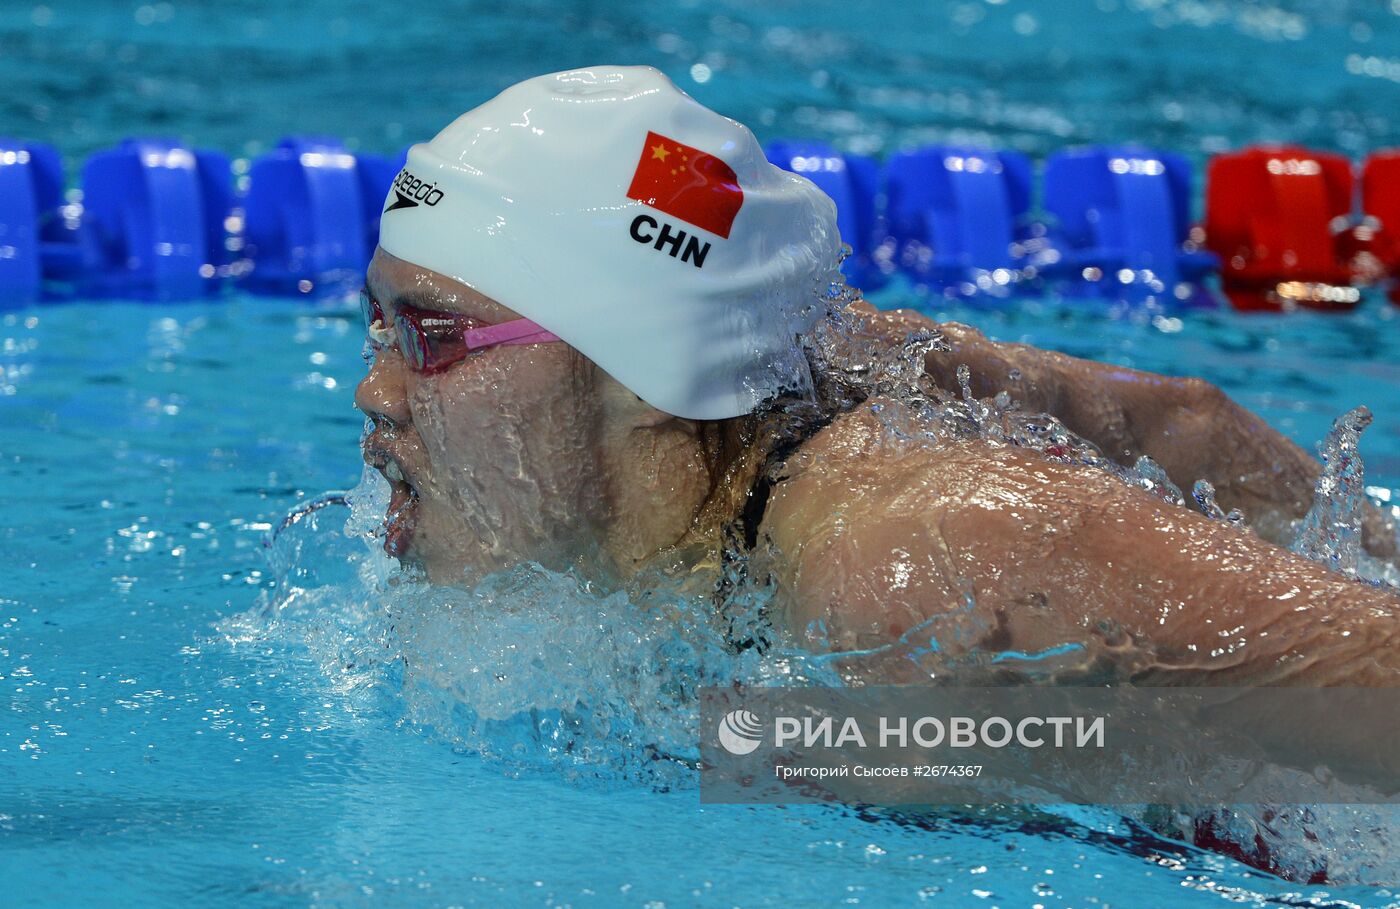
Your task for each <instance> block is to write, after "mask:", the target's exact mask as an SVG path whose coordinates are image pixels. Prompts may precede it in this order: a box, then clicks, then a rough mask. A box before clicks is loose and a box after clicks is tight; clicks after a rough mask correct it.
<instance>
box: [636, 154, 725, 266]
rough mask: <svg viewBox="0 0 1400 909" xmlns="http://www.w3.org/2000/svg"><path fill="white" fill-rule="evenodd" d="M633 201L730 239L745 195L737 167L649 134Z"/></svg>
mask: <svg viewBox="0 0 1400 909" xmlns="http://www.w3.org/2000/svg"><path fill="white" fill-rule="evenodd" d="M627 198H629V199H636V200H637V201H638V202H644V203H646V204H647V205H650V206H651V207H652V208H655V209H657V210H659V211H664V212H665V213H666V214H668V215H671V216H673V217H676V218H680V219H681V220H682V221H686V222H688V223H690V224H694V225H695V226H696V227H699V228H703V229H705V230H708V231H709V232H710V233H713V234H719V235H720V236H721V237H724V238H725V239H726V240H727V239H729V229H730V227H732V226H733V225H734V216H735V215H737V214H738V213H739V206H741V205H743V204H744V191H743V190H742V189H740V188H739V178H738V176H737V175H735V173H734V169H733V168H731V167H730V166H729V165H728V164H725V163H724V162H723V161H721V160H720V159H719V158H716V157H715V156H714V155H710V154H706V153H705V152H702V151H700V150H699V149H698V148H691V147H690V146H689V145H683V144H681V143H680V142H677V141H676V140H675V139H668V138H666V137H665V136H662V135H658V134H657V133H653V132H648V133H647V141H646V144H645V145H643V146H642V159H641V160H640V161H638V162H637V172H636V173H635V174H633V175H632V185H631V186H630V187H629V188H628V190H627Z"/></svg>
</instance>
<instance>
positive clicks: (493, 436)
mask: <svg viewBox="0 0 1400 909" xmlns="http://www.w3.org/2000/svg"><path fill="white" fill-rule="evenodd" d="M367 283H368V287H369V289H370V290H371V292H372V293H373V294H374V296H375V297H376V298H377V299H378V300H379V301H380V303H381V306H383V307H384V309H385V311H386V315H387V316H388V317H389V318H390V319H391V320H392V314H393V311H394V307H396V306H398V305H405V304H407V305H413V306H417V307H419V308H432V309H439V310H448V311H452V312H461V313H465V314H467V315H470V316H473V317H476V318H479V319H483V320H485V321H488V322H502V321H507V320H509V319H513V318H518V315H517V314H516V313H514V312H512V311H511V310H509V309H507V308H505V307H503V306H501V305H500V304H498V303H495V302H493V301H491V300H489V299H487V298H485V297H483V296H482V295H480V294H478V293H476V292H475V291H473V290H471V289H470V288H468V287H466V286H465V285H463V284H461V283H459V282H456V281H453V280H452V279H450V278H447V277H445V276H442V275H438V274H436V273H433V272H430V271H427V270H425V269H422V268H419V267H417V266H414V265H411V264H410V263H407V262H403V261H401V260H398V259H395V258H394V257H392V256H389V255H387V254H386V253H384V252H383V251H382V250H381V251H380V252H378V253H377V254H376V256H375V259H374V261H373V263H372V264H371V266H370V270H369V274H368V278H367ZM879 318H880V319H882V320H884V322H885V324H886V326H887V328H888V329H889V331H890V332H891V336H892V339H896V338H898V337H900V336H901V334H902V333H903V332H906V331H908V330H910V329H912V328H914V327H928V326H929V325H931V324H932V323H930V322H929V321H928V320H926V319H923V317H921V316H918V315H917V314H913V313H908V312H897V313H889V314H883V315H881V316H879ZM940 328H942V329H944V330H945V333H946V334H948V335H949V337H950V339H951V340H952V342H953V345H954V351H953V352H952V353H951V354H949V353H941V354H940V353H935V354H931V355H930V357H929V363H928V366H929V371H930V373H931V375H933V376H934V377H935V379H936V380H938V381H939V382H940V383H941V384H945V385H952V384H953V382H952V381H950V379H951V377H952V375H953V374H954V371H955V370H956V367H957V364H959V363H968V365H969V366H971V368H972V373H973V377H974V379H973V381H974V390H975V391H977V392H978V393H979V394H989V393H993V392H994V391H995V390H997V387H996V385H997V383H998V382H1005V383H1012V384H1008V386H1007V390H1008V391H1010V392H1011V393H1012V395H1013V396H1014V397H1015V398H1017V399H1018V400H1021V401H1022V402H1023V404H1024V407H1025V409H1027V410H1033V411H1034V410H1045V411H1047V412H1050V413H1052V414H1054V415H1056V416H1059V417H1060V418H1061V419H1062V420H1064V421H1065V422H1066V423H1067V424H1068V425H1069V426H1070V428H1072V429H1074V430H1075V431H1077V432H1079V433H1081V434H1082V435H1084V436H1086V437H1087V438H1090V439H1091V440H1094V441H1096V442H1098V443H1099V444H1100V445H1101V447H1103V448H1104V449H1105V450H1106V451H1107V452H1109V453H1111V454H1112V455H1113V456H1115V457H1120V458H1123V459H1125V460H1129V461H1131V460H1133V459H1134V458H1136V456H1137V455H1139V454H1143V453H1146V454H1150V455H1151V456H1152V457H1153V458H1154V459H1156V460H1158V461H1159V462H1160V463H1161V464H1163V466H1164V467H1166V469H1167V470H1168V472H1169V473H1170V474H1171V475H1172V478H1173V479H1174V480H1175V481H1176V482H1177V483H1178V484H1179V485H1182V486H1184V487H1186V488H1189V487H1190V485H1191V483H1193V482H1194V481H1195V480H1196V479H1197V478H1206V479H1210V480H1212V481H1213V482H1215V484H1216V485H1217V487H1218V488H1219V489H1220V492H1221V495H1220V499H1221V504H1222V505H1224V506H1225V507H1227V508H1228V507H1231V506H1232V505H1241V506H1244V507H1247V508H1249V509H1250V517H1251V519H1252V520H1258V519H1259V518H1261V517H1266V516H1272V517H1270V518H1269V519H1270V520H1281V518H1282V517H1283V516H1288V515H1294V514H1297V513H1300V511H1299V509H1300V505H1301V507H1304V508H1305V507H1306V499H1307V491H1308V490H1309V489H1310V478H1311V477H1312V476H1315V475H1316V472H1317V469H1318V467H1317V465H1316V464H1315V463H1314V462H1312V461H1311V459H1309V458H1307V457H1306V455H1303V454H1302V453H1301V451H1300V450H1299V449H1297V447H1296V446H1293V445H1291V443H1288V442H1287V441H1286V440H1284V439H1282V437H1280V436H1278V435H1277V433H1274V432H1273V431H1272V430H1270V429H1269V428H1268V427H1267V426H1266V425H1265V424H1264V423H1263V422H1262V421H1261V420H1259V419H1258V418H1257V417H1254V416H1253V415H1250V414H1248V413H1247V412H1245V411H1243V410H1241V409H1240V408H1238V407H1236V406H1235V405H1234V404H1233V403H1231V402H1229V400H1228V399H1227V398H1225V396H1224V395H1222V394H1220V393H1219V392H1218V391H1216V390H1214V389H1213V388H1212V387H1211V386H1209V385H1207V384H1206V383H1204V382H1200V381H1197V380H1177V379H1167V378H1163V377H1160V376H1152V375H1150V374H1146V373H1137V372H1133V371H1131V370H1124V369H1120V368H1116V367H1109V366H1105V365H1101V364H1096V363H1091V362H1087V361H1082V360H1075V359H1073V358H1070V357H1064V356H1062V355H1058V354H1049V353H1046V352H1044V351H1038V350H1035V349H1034V348H1028V347H1024V346H1020V345H1004V344H996V343H994V342H990V341H987V340H986V339H985V338H982V337H981V336H980V335H979V334H977V333H976V332H975V331H973V330H972V329H968V328H966V327H964V326H957V325H948V326H940ZM1013 369H1016V370H1020V374H1021V378H1020V379H1019V380H1011V379H1010V378H1009V377H1010V375H1011V373H1012V370H1013ZM979 383H981V384H980V385H979ZM1086 398H1088V399H1092V400H1087V401H1086V400H1085V399H1086ZM878 403H881V402H878V401H876V402H867V404H866V405H865V406H862V407H859V408H857V409H856V410H854V411H852V412H851V413H849V414H845V415H842V416H840V417H838V418H837V419H836V420H835V421H833V422H832V423H831V424H830V425H829V426H827V427H826V428H825V429H823V430H822V431H821V432H820V433H819V434H818V435H817V436H816V437H814V438H813V439H811V440H809V441H808V442H807V443H806V444H805V445H804V446H803V447H802V449H801V450H799V451H798V452H797V453H796V454H795V455H793V456H792V457H791V458H790V459H789V460H788V462H787V464H786V466H785V474H786V478H785V479H784V480H783V481H782V482H780V483H778V484H777V486H776V487H775V488H774V492H773V496H772V499H771V501H770V503H769V506H768V509H767V511H766V512H765V515H764V519H763V522H762V525H761V527H760V531H761V533H762V534H763V535H764V536H765V537H766V538H767V539H769V540H771V541H772V542H773V543H774V544H775V553H776V555H775V556H774V558H775V559H776V561H775V563H774V564H773V566H772V567H773V569H774V574H775V575H776V577H777V578H778V580H779V585H780V589H781V594H782V595H781V596H780V600H779V602H780V603H781V604H782V605H781V608H780V610H779V612H780V614H781V616H782V617H783V618H785V619H786V621H787V625H788V626H789V627H790V628H791V629H792V630H793V631H794V632H796V633H799V634H801V633H803V631H804V630H805V629H807V628H808V627H809V626H810V625H811V623H813V622H820V623H821V624H822V627H824V629H825V632H826V636H827V640H829V646H831V647H832V648H833V649H836V650H849V649H859V648H869V647H871V646H875V645H879V644H883V643H888V642H890V641H892V640H894V639H896V638H898V637H899V635H901V634H902V633H904V632H905V631H906V630H908V629H909V628H910V627H912V626H914V625H916V624H917V623H919V622H921V621H923V620H924V619H926V618H928V617H930V616H935V615H939V614H942V613H946V612H949V611H951V610H957V609H958V608H960V607H962V606H963V605H964V604H965V603H968V602H971V603H973V604H974V608H973V612H972V613H971V614H970V615H968V616H967V617H966V621H967V623H968V628H969V629H971V630H972V632H973V633H972V634H971V635H970V636H969V638H968V639H967V640H966V641H965V645H966V646H967V647H979V646H980V647H987V648H1000V649H1008V648H1009V649H1016V650H1021V651H1026V652H1034V651H1037V650H1040V649H1043V648H1045V647H1049V646H1053V645H1057V644H1063V643H1081V644H1083V645H1084V646H1085V648H1086V649H1087V650H1088V651H1089V652H1092V653H1097V654H1120V655H1123V662H1124V664H1125V666H1126V668H1127V670H1128V671H1129V673H1130V674H1131V675H1133V677H1135V678H1138V679H1139V680H1159V681H1160V680H1164V679H1166V680H1171V681H1177V682H1189V681H1192V680H1202V681H1205V680H1211V681H1216V682H1220V683H1224V682H1235V681H1239V682H1243V681H1251V682H1273V683H1276V684H1287V683H1305V684H1343V683H1350V684H1395V683H1396V682H1400V678H1397V677H1396V671H1397V669H1400V650H1397V648H1396V647H1395V644H1396V641H1395V640H1394V639H1395V638H1396V636H1397V635H1400V624H1398V623H1397V621H1396V617H1395V616H1396V607H1397V606H1400V601H1397V600H1396V599H1394V598H1392V597H1391V596H1390V595H1388V594H1386V593H1382V592H1380V591H1378V590H1375V589H1373V588H1369V587H1366V586H1364V585H1362V584H1359V583H1356V582H1351V581H1347V580H1345V579H1343V578H1341V577H1340V576H1337V575H1335V574H1331V573H1329V572H1327V571H1326V570H1325V569H1323V568H1322V567H1321V566H1318V565H1316V564H1314V563H1311V562H1308V561H1306V560H1303V559H1301V558H1298V557H1296V556H1293V555H1292V554H1290V553H1288V552H1286V551H1284V550H1282V549H1279V548H1276V547H1275V546H1273V545H1271V544H1269V543H1267V542H1264V541H1263V540H1261V539H1260V538H1258V537H1256V536H1254V535H1251V534H1241V533H1239V532H1236V531H1234V530H1233V529H1231V528H1228V527H1226V526H1224V525H1222V524H1220V523H1218V522H1214V521H1211V520H1209V519H1207V518H1205V517H1204V516H1202V515H1199V514H1197V513H1195V512H1192V511H1188V510H1187V509H1185V508H1180V507H1176V506H1172V505H1169V504H1166V503H1163V502H1161V501H1160V500H1157V499H1155V498H1153V497H1152V496H1150V495H1149V494H1148V493H1146V492H1144V491H1142V490H1138V489H1134V488H1131V487H1128V486H1126V485H1124V484H1123V483H1121V482H1119V481H1117V480H1115V479H1113V478H1111V477H1109V476H1107V475H1106V474H1103V473H1101V472H1097V471H1093V470H1089V469H1086V468H1078V467H1074V466H1069V465H1062V464H1055V463H1050V462H1048V461H1046V460H1045V459H1043V458H1041V457H1040V456H1038V455H1037V454H1035V453H1033V452H1027V451H1024V450H1017V449H1008V448H996V447H993V446H991V445H988V444H986V443H983V442H945V443H941V444H939V445H938V446H936V447H929V446H919V447H910V446H901V445H895V444H888V443H887V441H886V440H885V439H884V434H883V431H882V427H881V421H880V419H879V418H877V417H876V416H874V415H873V414H872V411H871V407H870V405H871V404H878ZM356 404H357V406H358V407H360V409H361V410H363V411H364V412H365V413H366V414H368V415H369V416H370V417H371V419H372V421H373V423H374V432H373V433H372V434H370V435H369V436H368V437H367V438H366V441H365V458H366V461H367V462H368V463H370V464H371V465H373V466H376V467H379V468H380V469H381V470H383V471H385V472H386V476H388V477H389V478H390V480H391V482H392V483H393V485H394V489H395V500H394V504H392V505H391V507H390V510H391V512H393V511H395V510H400V511H402V512H403V516H402V517H400V518H399V519H398V520H397V521H392V522H391V531H390V534H389V546H390V548H391V551H394V550H395V549H397V551H394V554H395V555H397V556H398V557H399V558H400V559H401V560H403V561H405V562H408V563H410V564H413V565H416V566H418V567H420V568H421V569H422V570H423V571H424V572H425V573H426V574H427V576H428V577H429V578H430V579H431V580H433V581H435V582H439V583H454V582H460V581H461V580H462V578H463V572H464V571H466V572H473V571H481V570H492V569H496V568H501V567H505V566H508V565H510V564H514V563H515V562H518V561H521V560H526V559H534V560H537V561H541V562H544V563H545V564H547V565H549V564H554V565H563V564H568V563H570V562H571V561H572V560H573V559H574V558H575V557H576V556H577V554H578V553H579V552H582V551H586V550H587V551H596V552H598V553H599V554H600V555H602V556H603V557H604V560H605V563H606V566H607V567H608V568H609V569H610V570H615V571H617V572H618V573H619V574H621V575H626V574H627V573H628V572H630V571H631V570H634V569H635V568H636V567H637V566H639V565H641V564H643V563H644V562H646V561H647V560H648V558H649V557H651V556H653V555H654V554H656V553H658V552H661V551H663V550H666V549H667V548H668V547H671V546H673V545H675V544H676V543H677V542H678V541H679V540H681V538H682V537H684V536H685V534H686V531H687V529H688V528H689V527H690V526H691V524H692V522H693V520H694V518H695V515H696V512H697V510H698V508H699V507H700V504H701V503H702V502H703V501H704V499H705V497H706V495H707V493H708V492H709V490H710V487H711V483H712V481H711V479H710V476H709V470H708V468H707V466H706V463H705V459H704V457H703V449H702V446H701V444H700V441H699V437H698V433H697V429H696V426H695V424H694V423H692V422H691V421H688V420H684V419H681V418H677V417H671V416H669V415H667V414H664V413H661V412H660V411H657V410H655V409H654V408H651V407H650V406H648V405H646V404H645V403H644V402H642V401H641V400H640V399H638V398H637V397H636V396H635V395H633V394H631V393H630V392H628V391H627V390H626V389H624V388H623V387H622V386H621V385H619V384H618V383H617V382H616V381H614V380H613V379H612V378H611V377H609V376H607V375H606V374H605V373H603V372H602V371H601V370H599V369H597V368H596V367H594V366H593V364H592V363H591V362H589V361H587V360H586V359H585V358H583V357H582V356H581V355H580V354H578V353H577V352H575V351H573V350H572V349H571V348H569V347H568V346H567V345H565V344H562V343H555V344H542V345H530V346H518V347H500V348H493V349H491V350H488V351H485V352H484V353H481V354H478V355H474V356H472V357H471V358H469V359H468V360H466V361H464V362H462V363H460V364H457V365H455V366H453V367H451V368H449V369H448V370H446V371H444V372H442V373H440V374H436V375H422V374H418V373H415V372H413V371H412V370H410V369H409V368H408V367H407V366H406V364H405V363H404V361H403V359H402V356H401V355H400V354H399V353H398V352H397V351H396V350H394V349H392V348H389V349H385V350H382V351H380V352H379V354H378V356H377V357H376V360H375V363H374V366H373V367H372V369H371V371H370V373H369V375H368V376H367V377H366V378H365V380H364V381H363V382H362V383H361V384H360V387H359V389H358V390H357V392H356ZM400 477H402V479H400ZM1377 539H1379V538H1378V537H1373V543H1375V541H1376V540H1377ZM969 594H970V595H971V599H970V600H969ZM877 662H878V661H877ZM913 665H914V664H912V663H910V662H909V661H907V660H905V661H899V660H890V661H888V662H887V664H886V665H866V666H863V667H859V668H858V669H857V668H853V669H852V670H851V671H852V672H859V673H860V674H862V675H866V676H867V677H869V674H870V673H872V672H873V673H875V675H876V676H878V677H881V678H885V679H890V680H898V681H913V680H914V679H915V677H917V675H916V676H915V677H910V673H911V672H912V673H917V671H919V670H918V669H917V667H916V668H914V669H911V668H910V667H912V666H913Z"/></svg>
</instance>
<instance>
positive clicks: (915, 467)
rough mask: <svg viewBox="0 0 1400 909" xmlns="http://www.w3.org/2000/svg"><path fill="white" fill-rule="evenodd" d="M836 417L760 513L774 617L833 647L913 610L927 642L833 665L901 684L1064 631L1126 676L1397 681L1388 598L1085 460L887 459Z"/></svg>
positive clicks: (858, 422)
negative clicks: (1081, 463) (955, 661)
mask: <svg viewBox="0 0 1400 909" xmlns="http://www.w3.org/2000/svg"><path fill="white" fill-rule="evenodd" d="M844 422H845V424H846V425H844V426H838V427H833V428H829V429H828V430H826V431H824V433H823V434H822V435H819V436H818V437H817V438H816V439H814V440H813V441H812V443H809V446H810V450H809V451H808V452H807V453H806V458H807V459H806V460H805V461H799V462H797V463H795V464H794V465H793V470H792V475H791V476H790V477H789V479H787V480H785V481H783V482H782V483H780V484H779V485H778V486H777V487H776V489H775V492H774V497H773V500H772V502H771V503H770V505H769V510H768V513H767V515H766V516H765V519H764V525H763V526H764V530H765V533H767V534H768V535H769V537H770V538H771V539H772V541H773V542H774V544H775V546H776V547H777V549H778V551H779V552H781V553H782V558H781V559H780V561H779V565H780V566H781V568H780V570H779V571H778V572H777V576H778V578H779V584H780V587H781V588H782V591H783V593H784V596H783V598H782V601H783V603H784V604H785V605H784V607H783V609H782V610H780V614H781V615H782V616H783V617H784V618H785V619H786V620H787V624H788V626H789V627H790V628H791V629H792V631H793V632H794V633H796V634H798V635H799V637H800V636H801V635H802V634H803V632H804V631H805V630H806V629H808V628H809V627H821V628H822V629H824V632H825V635H826V637H827V638H828V639H829V641H830V645H829V646H830V647H831V649H833V650H836V651H842V652H847V651H860V650H869V649H871V648H878V647H880V646H882V645H889V644H891V643H892V642H895V641H897V640H898V639H899V638H900V636H901V635H903V634H905V633H906V632H908V631H909V630H910V629H912V628H916V627H917V626H918V625H919V623H921V622H923V621H925V620H928V619H933V624H932V625H931V626H929V628H928V629H926V630H924V631H922V632H921V633H922V638H923V640H924V641H925V643H926V641H927V638H928V636H929V635H930V634H931V635H932V636H934V637H935V638H937V639H938V641H939V644H940V651H939V652H938V653H937V654H935V655H934V656H933V657H932V658H931V659H924V660H922V661H916V660H911V659H910V657H909V652H908V648H907V647H903V648H901V647H896V648H895V649H894V650H893V651H890V652H889V653H888V654H887V655H885V656H877V657H874V658H872V659H865V658H861V659H858V660H855V661H853V662H852V663H850V664H849V665H848V666H847V667H846V668H847V669H848V670H849V671H852V672H856V673H858V674H860V675H864V676H865V677H867V678H870V680H871V681H895V682H899V683H912V682H915V681H918V680H919V679H920V678H927V676H928V673H929V672H930V671H934V672H938V671H939V667H940V666H942V667H944V668H945V669H946V667H947V665H948V663H947V662H944V661H946V660H948V659H950V658H956V656H957V655H958V654H959V653H960V652H965V651H972V650H980V651H982V652H984V653H986V652H999V651H1008V650H1010V651H1018V652H1021V653H1037V652H1041V651H1045V650H1048V649H1051V648H1055V647H1059V646H1061V645H1064V644H1073V645H1077V646H1079V647H1082V648H1083V649H1084V650H1083V652H1084V653H1085V654H1086V655H1090V656H1094V657H1098V658H1101V659H1106V660H1109V661H1110V662H1111V663H1113V664H1115V665H1118V666H1119V667H1120V669H1121V671H1122V672H1123V673H1124V674H1125V675H1126V676H1127V677H1129V678H1132V679H1133V680H1134V681H1136V682H1138V683H1139V684H1168V685H1171V684H1215V685H1224V684H1274V685H1344V684H1345V685H1371V686H1397V685H1400V612H1397V607H1400V602H1398V601H1397V600H1396V599H1395V598H1393V597H1392V596H1390V595H1389V594H1387V593H1384V592H1382V591H1380V590H1377V589H1375V588H1372V587H1369V586H1367V585H1364V584H1361V583H1359V582H1355V581H1349V580H1346V579H1345V578H1342V577H1341V576H1339V575H1336V574H1333V573H1331V572H1328V571H1326V570H1325V569H1323V568H1322V567H1321V566H1319V565H1317V564H1315V563H1312V562H1308V561H1306V560H1304V559H1301V558H1299V557H1297V556H1294V555H1292V554H1291V553H1289V552H1287V551H1285V550H1282V549H1279V548H1277V547H1274V546H1272V545H1270V544H1267V543H1264V542H1262V541H1261V540H1259V539H1258V538H1257V537H1255V536H1253V535H1251V534H1246V533H1241V532H1239V531H1236V530H1234V529H1232V528H1230V527H1228V526H1226V525H1224V524H1223V523H1220V522H1215V521H1211V520H1208V519H1206V518H1205V517H1203V516H1201V515H1199V514H1196V513H1194V512H1191V511H1188V510H1187V509H1185V508H1181V507H1177V506H1172V505H1168V504H1166V503H1164V502H1161V501H1160V500H1157V499H1154V498H1153V497H1151V496H1150V495H1148V494H1147V493H1145V492H1143V491H1142V490H1139V489H1134V488H1131V487H1129V486H1127V485H1126V484H1123V483H1121V482H1120V481H1118V480H1115V479H1113V478H1111V477H1109V476H1107V475H1105V474H1102V473H1099V472H1097V471H1092V470H1088V469H1086V468H1078V467H1072V466H1069V465H1063V464H1053V463H1050V462H1047V461H1044V460H1043V459H1040V458H1039V457H1038V456H1035V455H1032V454H1029V453H1026V452H1020V451H1016V450H1014V449H1004V448H1003V449H996V448H993V447H991V446H988V445H985V444H983V443H977V442H973V443H955V444H947V445H944V446H942V447H940V448H938V449H937V450H926V451H922V452H913V453H909V452H905V453H903V454H901V455H899V456H897V457H894V458H891V457H887V456H884V455H882V454H881V446H880V445H877V444H870V440H871V439H873V438H875V437H876V435H878V428H871V426H872V424H871V421H870V419H869V417H868V416H867V415H853V416H852V418H851V419H849V420H846V421H844ZM862 436H863V437H864V439H865V443H864V444H863V443H862V442H861V439H862ZM813 623H818V625H817V626H813ZM930 666H932V667H934V668H933V669H932V670H930ZM954 671H955V672H956V671H957V670H954ZM870 672H874V673H875V677H873V678H871V677H870V676H869V675H867V673H870Z"/></svg>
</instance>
